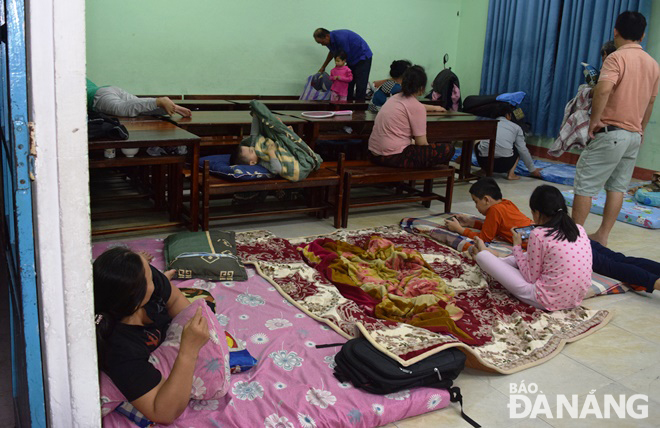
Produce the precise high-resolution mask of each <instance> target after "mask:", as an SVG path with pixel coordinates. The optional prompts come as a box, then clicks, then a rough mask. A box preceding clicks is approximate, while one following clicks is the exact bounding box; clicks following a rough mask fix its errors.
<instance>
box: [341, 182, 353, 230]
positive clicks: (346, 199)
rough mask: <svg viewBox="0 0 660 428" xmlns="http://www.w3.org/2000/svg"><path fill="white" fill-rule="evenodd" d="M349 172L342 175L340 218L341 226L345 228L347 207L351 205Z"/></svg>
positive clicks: (346, 224)
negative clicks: (342, 200)
mask: <svg viewBox="0 0 660 428" xmlns="http://www.w3.org/2000/svg"><path fill="white" fill-rule="evenodd" d="M351 179H352V178H351V174H350V173H347V174H345V175H344V203H343V205H344V206H343V207H342V208H343V209H342V216H341V217H342V218H341V227H342V228H346V227H347V226H348V209H349V207H350V205H351Z"/></svg>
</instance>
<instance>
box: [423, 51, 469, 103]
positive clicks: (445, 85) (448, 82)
mask: <svg viewBox="0 0 660 428" xmlns="http://www.w3.org/2000/svg"><path fill="white" fill-rule="evenodd" d="M448 60H449V55H447V54H445V56H444V57H443V59H442V66H443V70H442V71H441V72H440V73H438V75H437V76H435V79H433V84H432V85H431V88H432V89H433V90H432V92H429V93H428V94H427V95H426V98H428V99H429V100H430V99H432V93H433V92H436V93H437V94H438V95H439V96H440V97H439V98H438V100H437V101H439V102H440V105H441V106H442V107H444V108H446V109H447V110H451V109H453V107H454V103H453V102H452V99H451V95H452V93H453V91H454V85H456V87H457V88H458V89H461V84H460V82H459V81H458V76H456V74H455V73H454V72H453V71H451V67H449V68H446V65H447V61H448ZM458 111H463V104H462V102H461V98H460V97H459V98H458Z"/></svg>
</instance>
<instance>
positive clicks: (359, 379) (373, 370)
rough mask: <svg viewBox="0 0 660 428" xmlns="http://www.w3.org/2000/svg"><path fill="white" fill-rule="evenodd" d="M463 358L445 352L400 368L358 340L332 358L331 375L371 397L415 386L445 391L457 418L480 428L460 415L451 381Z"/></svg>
mask: <svg viewBox="0 0 660 428" xmlns="http://www.w3.org/2000/svg"><path fill="white" fill-rule="evenodd" d="M465 359H466V358H465V354H463V353H462V352H461V351H459V350H458V349H456V348H449V349H445V350H444V351H441V352H438V353H437V354H435V355H431V356H430V357H427V358H425V359H423V360H422V361H420V362H418V363H415V364H412V365H410V366H407V367H404V366H402V365H401V364H399V363H397V362H396V361H394V360H393V359H392V358H390V357H388V356H387V355H385V354H383V353H382V352H381V351H379V350H378V349H376V348H375V347H374V346H373V345H372V344H371V343H370V342H369V341H368V340H367V339H365V338H364V337H360V338H357V339H351V340H349V341H348V342H346V343H345V344H344V345H343V346H342V347H341V350H340V351H339V353H337V355H336V356H335V363H336V364H337V366H336V367H335V372H334V375H335V377H336V378H337V379H338V380H339V381H340V382H351V383H352V384H353V386H355V387H356V388H361V389H364V390H365V391H367V392H370V393H372V394H390V393H393V392H397V391H401V390H403V389H410V388H414V387H418V386H426V387H430V388H440V389H447V390H448V391H449V394H450V396H451V401H452V402H459V403H460V404H461V416H462V417H463V419H465V420H466V421H467V422H468V423H470V424H471V425H472V426H473V427H479V426H480V425H479V424H477V423H476V422H474V421H473V420H472V419H470V418H469V417H468V416H467V415H465V413H463V397H462V396H461V391H460V389H459V388H457V387H455V386H453V383H454V380H455V379H456V378H457V377H458V375H459V374H460V373H461V371H462V370H463V368H464V367H465Z"/></svg>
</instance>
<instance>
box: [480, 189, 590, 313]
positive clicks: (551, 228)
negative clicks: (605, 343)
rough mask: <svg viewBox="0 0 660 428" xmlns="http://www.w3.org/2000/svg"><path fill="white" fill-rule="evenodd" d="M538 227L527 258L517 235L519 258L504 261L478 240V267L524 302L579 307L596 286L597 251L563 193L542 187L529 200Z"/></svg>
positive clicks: (546, 307)
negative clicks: (593, 277)
mask: <svg viewBox="0 0 660 428" xmlns="http://www.w3.org/2000/svg"><path fill="white" fill-rule="evenodd" d="M529 207H530V208H531V210H532V215H533V219H534V223H535V224H536V225H537V226H536V228H535V229H534V230H532V232H531V233H530V235H529V243H528V244H527V252H526V253H525V252H523V249H522V246H521V244H522V239H521V237H520V234H518V233H517V232H516V231H515V230H512V231H511V232H512V234H513V245H514V247H513V255H512V256H509V257H506V258H503V259H500V258H498V257H497V256H495V255H493V254H492V253H491V252H489V251H488V250H487V249H486V246H485V245H484V243H483V241H482V240H481V239H479V238H477V239H476V247H477V250H478V254H477V256H476V260H477V263H478V264H479V266H481V268H482V269H483V270H484V271H486V272H487V273H489V274H490V275H491V276H492V277H493V278H495V280H497V281H498V282H499V283H500V284H502V285H503V286H504V287H505V288H506V289H507V290H509V292H510V293H511V294H513V295H514V296H516V297H517V298H518V299H520V300H521V301H523V302H525V303H527V304H530V305H532V306H534V307H537V308H540V309H544V310H547V311H555V310H560V309H571V308H574V307H576V306H579V305H580V303H582V299H583V298H584V295H585V294H586V292H587V289H588V288H589V286H590V285H591V263H592V255H591V245H590V243H589V238H588V237H587V233H586V232H585V231H584V229H583V228H582V226H580V225H576V224H575V222H574V221H573V219H572V218H571V217H570V215H569V214H568V209H567V208H566V203H565V202H564V197H563V196H562V194H561V192H560V191H559V189H557V188H556V187H553V186H548V185H543V186H539V187H537V188H536V189H535V190H534V192H532V196H531V197H530V199H529Z"/></svg>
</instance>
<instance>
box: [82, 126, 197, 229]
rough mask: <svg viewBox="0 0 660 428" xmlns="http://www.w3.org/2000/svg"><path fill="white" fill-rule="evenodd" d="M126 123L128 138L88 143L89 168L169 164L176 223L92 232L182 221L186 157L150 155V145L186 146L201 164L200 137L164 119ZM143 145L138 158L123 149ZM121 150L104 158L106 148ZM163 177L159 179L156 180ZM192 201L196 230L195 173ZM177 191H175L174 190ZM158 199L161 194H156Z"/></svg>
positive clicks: (173, 212) (191, 220) (172, 212)
mask: <svg viewBox="0 0 660 428" xmlns="http://www.w3.org/2000/svg"><path fill="white" fill-rule="evenodd" d="M124 126H126V129H127V130H128V132H129V138H128V140H99V141H90V142H89V153H90V155H89V167H90V169H91V168H115V167H127V166H146V165H156V166H162V165H168V166H169V168H170V174H169V180H170V183H169V184H170V186H171V187H170V189H171V190H170V193H171V195H170V197H169V205H170V219H171V220H172V221H175V222H174V223H168V224H162V225H157V226H146V227H138V228H128V229H127V228H119V229H106V230H97V231H94V232H92V235H102V234H108V233H118V232H126V231H129V230H143V229H152V228H157V227H169V226H172V225H178V224H180V223H181V221H180V220H181V211H182V209H181V208H182V204H183V202H182V201H183V199H182V198H183V195H182V193H183V188H182V183H181V182H182V179H183V178H182V177H183V174H182V171H183V163H184V162H185V156H149V155H148V154H147V153H146V148H147V147H152V146H160V147H173V146H181V145H185V146H187V147H188V149H189V153H190V154H191V155H192V162H193V165H197V164H199V142H200V139H199V137H198V136H196V135H193V134H191V133H190V132H187V131H185V130H183V129H180V128H178V127H176V126H174V125H172V124H171V123H168V122H163V121H153V120H150V121H142V122H139V121H129V122H125V123H124ZM133 147H137V148H140V149H141V150H140V152H138V154H137V155H136V156H135V157H132V158H128V157H126V156H124V155H123V154H122V153H121V151H120V149H121V148H133ZM112 148H114V149H119V150H117V154H116V157H115V158H113V159H106V158H104V157H103V150H105V149H112ZM159 179H160V177H158V178H157V181H158V180H159ZM190 187H191V201H190V222H191V229H192V230H197V228H198V227H199V224H198V222H199V176H198V175H196V174H192V178H191V186H190ZM172 190H174V191H172ZM157 199H158V197H157Z"/></svg>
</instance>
